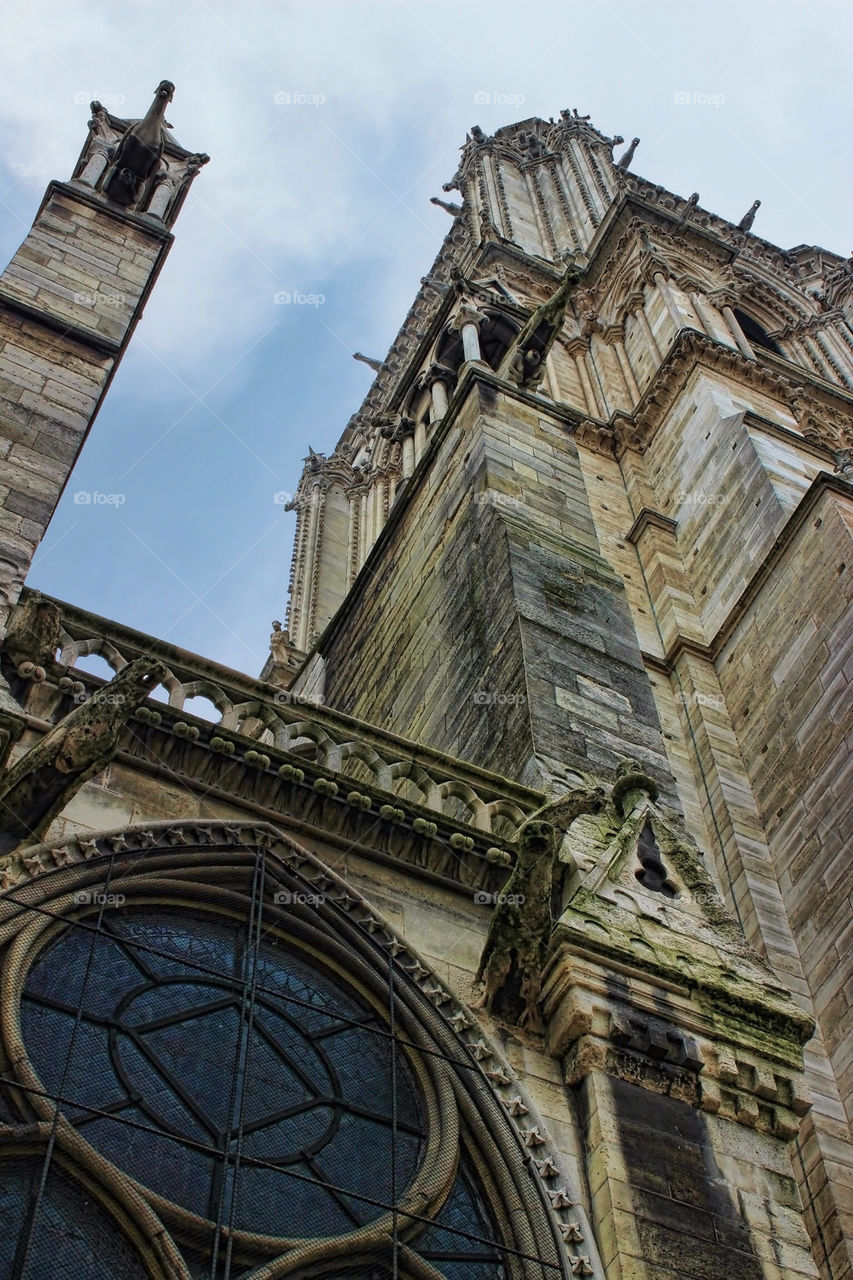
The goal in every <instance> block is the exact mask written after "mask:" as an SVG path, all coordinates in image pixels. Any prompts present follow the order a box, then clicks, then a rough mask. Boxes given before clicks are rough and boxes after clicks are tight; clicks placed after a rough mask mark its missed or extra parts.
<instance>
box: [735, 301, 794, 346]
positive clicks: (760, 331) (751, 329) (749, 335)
mask: <svg viewBox="0 0 853 1280" xmlns="http://www.w3.org/2000/svg"><path fill="white" fill-rule="evenodd" d="M734 315H735V319H736V320H737V322H738V324H739V325H740V327H741V329H742V330H743V333H744V336H745V338H746V340H747V342H749V344H750V346H753V347H763V348H764V350H765V351H772V352H773V354H774V355H777V356H783V357H784V355H785V352H784V351H783V350H782V348H781V347H780V346H779V344H778V343H777V342H775V341H774V340H773V338H771V337H770V335H769V333H768V332H767V330H766V329H765V328H764V327H763V326H762V325H760V324H759V323H758V321H757V320H754V319H753V318H752V316H748V315H747V314H746V312H745V311H738V310H737V309H735V313H734Z"/></svg>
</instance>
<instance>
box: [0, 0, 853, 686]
mask: <svg viewBox="0 0 853 1280" xmlns="http://www.w3.org/2000/svg"><path fill="white" fill-rule="evenodd" d="M0 8H2V10H3V17H4V41H3V58H4V61H5V64H6V65H5V68H4V76H3V80H2V84H0V254H2V258H3V262H4V263H5V262H6V261H8V259H9V257H11V255H12V254H13V253H14V251H15V249H16V248H17V246H18V244H19V243H20V241H21V240H22V238H23V237H24V235H25V234H26V232H27V230H28V228H29V226H30V223H31V222H32V219H33V216H34V214H35V212H36V209H37V207H38V203H39V200H40V197H41V194H42V192H43V190H44V187H45V185H46V183H47V182H48V181H49V180H50V179H51V178H54V177H58V178H67V177H68V176H70V173H71V170H72V168H73V165H74V163H75V161H76V159H77V155H78V153H79V151H80V147H81V145H82V143H83V141H84V139H85V136H86V121H87V119H88V115H89V112H88V103H89V101H90V99H92V98H100V99H101V100H102V101H103V102H105V103H107V104H108V105H109V104H112V109H113V110H114V111H115V113H116V114H119V115H128V116H132V117H133V116H140V115H142V114H143V113H144V111H145V110H146V109H147V107H148V105H149V103H150V101H151V97H152V93H153V90H154V88H155V86H156V84H157V83H158V82H159V81H160V80H161V79H171V80H173V81H174V82H175V84H176V86H177V90H176V93H175V99H174V102H173V103H172V104H171V107H170V110H169V113H168V118H169V120H170V121H171V123H172V124H173V125H174V131H175V137H176V138H177V139H178V141H180V142H181V143H182V144H183V145H184V146H186V147H189V148H191V149H193V150H202V151H207V152H208V153H209V154H210V156H211V163H210V164H209V165H208V166H207V167H206V168H205V169H204V170H203V171H202V173H201V176H200V177H199V178H198V179H197V181H196V183H195V186H194V188H193V192H192V195H191V197H190V199H189V200H188V202H187V204H186V205H185V207H184V210H183V212H182V214H181V216H180V218H179V220H178V222H177V224H176V228H175V231H176V240H175V245H174V247H173V249H172V253H171V256H170V258H169V260H168V262H167V264H166V267H165V269H164V271H163V273H162V275H161V277H160V280H159V282H158V284H157V286H156V289H155V291H154V294H153V297H152V299H151V301H150V303H149V305H148V308H147V311H146V314H145V317H144V319H143V321H142V323H141V324H140V326H139V328H138V329H137V332H136V335H135V337H134V339H133V343H132V345H131V347H130V350H129V352H128V354H127V355H126V357H125V359H124V362H123V364H122V367H121V369H120V371H119V373H118V375H117V377H116V379H115V381H114V383H113V387H112V390H111V391H110V394H109V397H108V399H107V401H106V403H105V405H104V408H103V410H102V411H101V414H100V416H99V418H98V420H97V423H96V425H95V428H94V430H93V432H92V434H91V436H90V438H89V441H88V443H87V445H86V449H85V450H84V452H83V454H82V456H81V458H80V460H79V461H78V463H77V467H76V469H75V473H74V475H73V477H72V480H71V483H70V484H69V486H68V489H67V490H66V494H65V497H64V499H63V501H62V503H61V504H60V506H59V508H58V509H57V512H56V514H55V516H54V519H53V522H52V524H51V525H50V528H49V529H48V532H47V535H46V537H45V540H44V543H43V544H42V547H41V549H40V551H39V553H38V555H37V557H36V560H35V563H34V566H33V569H32V572H31V574H30V578H29V581H30V584H31V585H33V586H36V587H39V588H40V589H41V590H43V591H46V592H49V593H51V594H54V595H57V596H60V597H62V598H65V599H68V600H72V601H74V602H75V603H78V604H81V605H83V606H85V607H86V608H89V609H92V610H94V611H96V612H98V613H101V614H105V615H106V616H108V617H111V618H115V619H117V620H119V621H121V622H124V623H127V624H129V625H131V626H135V627H138V628H140V629H142V630H144V631H147V632H150V633H152V634H154V635H156V636H159V637H162V638H165V639H168V640H170V641H172V642H174V643H176V644H179V645H182V646H183V647H184V648H187V649H190V650H194V651H196V652H199V653H202V654H205V655H207V656H209V657H212V658H215V659H217V660H218V661H220V662H224V663H226V664H228V665H230V666H232V667H236V668H238V669H239V670H242V671H247V672H251V673H256V672H257V671H258V670H259V669H260V667H261V665H262V663H263V661H264V658H265V656H266V653H267V640H268V635H269V630H270V620H271V619H272V618H273V617H282V616H283V611H284V608H285V600H286V591H287V580H288V573H289V564H290V547H291V538H292V522H293V516H290V515H286V514H285V513H284V511H283V508H282V506H281V505H277V504H276V502H275V501H274V497H275V495H276V494H279V493H281V492H282V491H292V490H293V489H294V488H295V486H296V483H297V480H298V478H299V473H300V470H301V460H302V458H303V457H304V456H305V454H306V453H307V450H308V445H309V444H310V445H312V446H313V447H314V448H315V449H318V450H322V451H326V452H328V451H331V449H332V448H333V447H334V444H335V441H336V440H337V438H338V436H339V435H340V432H341V431H342V430H343V427H344V425H345V424H346V421H347V419H348V417H349V416H350V414H351V413H352V412H353V411H354V410H355V409H356V408H357V407H358V405H359V403H360V401H361V398H362V396H363V395H364V393H365V392H366V391H367V388H368V386H369V384H370V379H371V377H372V374H371V372H370V370H369V369H368V368H367V367H366V366H364V365H361V364H357V363H356V362H354V361H353V360H352V358H351V357H352V352H353V351H356V350H359V351H363V352H366V353H367V354H369V355H372V356H375V357H382V356H384V354H385V352H386V351H387V348H388V345H389V343H390V342H391V340H392V339H393V337H394V335H395V334H396V331H397V328H398V326H399V324H400V322H401V320H402V318H403V316H404V314H405V312H406V309H407V307H408V305H409V302H410V301H411V298H412V296H413V295H414V292H415V289H416V288H417V284H418V281H419V279H420V277H421V276H422V275H423V274H424V273H425V272H426V271H427V270H428V268H429V266H430V264H431V262H432V260H433V258H434V256H435V253H436V251H437V249H438V247H439V244H440V242H441V240H442V237H443V236H444V234H445V232H446V231H447V229H448V226H449V219H448V216H447V215H446V214H445V213H444V212H443V211H442V210H440V209H437V208H435V207H434V206H432V205H430V203H429V197H430V196H431V195H435V194H440V188H441V184H442V182H444V181H446V180H447V179H448V178H449V177H450V176H451V175H452V174H453V172H454V170H455V168H456V160H457V155H458V148H459V147H460V146H461V144H462V142H463V140H464V137H465V132H466V130H467V129H468V128H469V127H470V125H471V124H474V123H477V124H480V125H481V126H482V127H483V128H484V129H485V130H486V131H487V132H492V131H493V130H494V129H496V128H498V127H499V126H501V125H503V124H507V123H510V122H512V121H513V120H517V119H523V118H526V117H528V116H532V115H539V116H542V117H545V118H547V117H549V116H555V115H557V113H558V111H559V110H560V108H562V107H573V106H576V107H577V108H578V109H579V110H580V111H581V112H583V113H590V114H591V115H592V119H593V122H594V123H595V124H596V125H597V126H598V127H599V128H600V129H602V130H603V131H604V132H605V133H608V134H614V133H620V134H623V135H624V136H625V137H626V138H630V137H632V136H634V135H635V134H638V135H639V136H640V137H641V138H642V143H641V146H640V148H639V150H638V152H637V155H636V158H635V162H634V166H633V167H634V169H635V170H636V171H637V172H639V173H642V174H643V175H644V176H645V177H647V178H650V179H651V180H653V181H654V182H658V183H661V184H662V185H664V186H666V187H668V188H670V189H671V190H673V191H676V192H678V193H679V194H681V195H689V194H690V192H692V191H698V192H699V193H700V197H701V204H702V206H703V207H705V208H708V209H711V210H714V211H715V212H717V213H720V214H722V215H724V216H725V217H728V218H732V219H735V220H737V219H738V218H740V217H741V215H742V214H743V213H744V212H745V211H746V210H747V208H748V207H749V205H750V204H751V202H752V200H753V199H755V198H756V197H758V198H760V199H761V200H762V206H761V210H760V212H759V216H758V219H757V221H756V224H755V228H754V230H755V231H756V232H757V233H759V234H761V235H763V236H765V237H766V238H767V239H769V240H773V241H775V242H776V243H778V244H781V245H783V246H785V247H791V246H793V245H795V244H800V243H804V242H805V243H808V244H814V243H817V244H823V245H825V246H827V247H828V248H830V249H833V250H835V251H836V252H839V253H845V254H846V253H848V252H849V251H850V235H849V208H850V160H851V149H853V141H851V136H850V128H849V121H850V96H851V88H850V84H851V77H850V75H849V67H850V59H851V53H853V7H851V6H850V5H849V3H847V2H846V0H838V2H837V3H835V2H832V0H827V2H822V0H795V2H793V3H789V2H786V0H748V2H747V3H744V2H743V0H738V3H731V2H729V0H714V2H713V3H705V2H703V0H693V2H692V3H684V0H678V3H669V2H668V0H663V2H660V3H648V2H646V3H644V2H642V0H633V2H625V0H584V2H583V3H568V2H567V0H559V2H558V3H552V2H551V0H538V2H537V0H527V3H525V4H523V5H522V4H518V3H506V2H505V0H488V3H486V2H485V0H454V3H444V2H443V0H387V2H386V0H372V2H370V3H357V2H349V0H334V2H333V0H314V2H313V3H308V2H307V0H306V2H305V3H302V2H296V0H267V2H265V0H242V3H237V2H236V0H235V2H231V3H229V2H226V0H190V2H189V3H184V2H183V0H168V2H166V0H140V2H139V3H137V4H135V5H132V6H131V5H106V4H100V5H96V4H93V3H89V4H84V3H77V2H76V0H29V3H28V4H27V5H26V6H24V5H20V4H15V5H0ZM484 96H487V97H488V99H489V100H488V102H485V103H484ZM685 96H686V97H689V98H690V101H689V102H686V103H685V102H683V101H679V98H682V99H683V98H684V97H685ZM282 98H284V99H285V100H284V101H282ZM288 98H289V99H290V101H289V102H288V101H287V99H288ZM277 99H278V101H277ZM708 99H711V101H708ZM845 215H847V216H845ZM282 291H284V292H289V293H291V294H293V293H297V292H299V293H301V294H313V295H315V297H316V296H319V295H321V296H322V297H323V299H324V301H323V302H322V303H321V304H320V305H316V306H310V305H289V306H288V305H276V304H275V302H274V296H275V294H276V293H278V292H282ZM81 491H85V492H94V491H97V492H99V493H101V494H119V495H121V496H122V498H123V501H122V503H121V505H118V504H105V503H101V504H97V505H95V504H90V505H88V506H85V505H81V504H79V503H78V504H75V502H74V494H75V493H78V492H81Z"/></svg>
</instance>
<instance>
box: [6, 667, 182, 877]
mask: <svg viewBox="0 0 853 1280" xmlns="http://www.w3.org/2000/svg"><path fill="white" fill-rule="evenodd" d="M165 673H166V668H165V667H164V666H163V664H162V663H161V662H152V661H151V660H150V659H148V658H136V659H135V660H134V661H133V662H129V663H128V664H127V666H125V667H122V669H121V671H119V672H118V673H117V675H115V676H114V677H113V679H112V680H111V681H110V682H109V684H105V685H103V686H102V687H101V688H100V689H98V690H97V691H96V692H95V693H93V694H92V696H91V698H89V699H88V701H87V702H84V703H83V704H82V705H81V706H79V707H76V708H75V709H74V710H73V711H71V712H70V713H69V714H68V715H67V716H66V717H65V718H64V719H63V720H60V722H59V724H56V725H54V727H53V728H52V729H51V730H49V732H48V733H46V734H45V736H44V737H43V738H42V739H41V741H40V742H37V743H36V745H35V746H33V747H30V749H29V751H27V752H25V754H24V755H22V756H21V758H20V759H19V760H17V761H16V762H15V764H14V765H13V766H12V768H11V769H9V770H8V771H7V772H6V773H5V775H4V776H3V778H2V779H0V852H3V853H8V852H10V850H12V849H14V848H16V847H17V846H18V845H19V844H22V843H27V844H29V843H32V842H33V841H38V840H40V839H41V837H42V836H43V835H44V833H45V831H46V830H47V828H48V826H49V825H50V823H51V822H52V821H53V819H54V818H55V817H56V815H57V814H58V813H59V812H60V811H61V810H62V809H63V808H64V807H65V805H66V804H67V803H68V801H69V800H70V799H71V797H72V796H73V795H74V794H75V793H76V792H77V791H78V790H79V789H80V787H81V786H82V785H83V783H84V782H86V781H87V780H88V779H89V778H91V777H93V776H94V775H95V774H96V773H99V772H100V771H101V769H103V768H104V767H105V765H107V764H108V763H109V761H110V760H111V759H112V756H113V755H114V753H115V750H116V747H117V746H118V740H119V734H120V733H121V730H122V727H123V726H124V724H125V722H126V721H127V719H128V717H129V716H130V715H132V713H133V712H134V711H135V710H136V708H137V707H138V706H139V704H140V703H141V702H143V701H144V700H145V698H147V697H148V695H149V693H151V691H152V690H153V689H155V688H156V686H157V685H158V684H159V682H160V680H161V679H162V678H163V676H164V675H165Z"/></svg>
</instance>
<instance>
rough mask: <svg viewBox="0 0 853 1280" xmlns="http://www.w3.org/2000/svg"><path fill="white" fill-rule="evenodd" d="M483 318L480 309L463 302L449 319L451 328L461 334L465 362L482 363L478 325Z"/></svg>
mask: <svg viewBox="0 0 853 1280" xmlns="http://www.w3.org/2000/svg"><path fill="white" fill-rule="evenodd" d="M483 319H484V316H483V313H482V311H479V310H478V309H477V308H476V307H474V306H472V305H471V304H470V303H467V302H466V303H463V305H462V306H461V307H460V308H459V310H458V312H457V313H456V315H455V317H454V318H453V320H452V321H451V328H453V329H457V330H458V331H459V332H460V333H461V335H462V354H463V358H464V362H465V363H466V364H469V363H472V362H474V363H476V364H483V363H484V361H483V356H482V353H481V351H480V325H481V324H482V322H483Z"/></svg>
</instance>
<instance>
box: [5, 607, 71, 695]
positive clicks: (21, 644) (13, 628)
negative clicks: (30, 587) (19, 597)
mask: <svg viewBox="0 0 853 1280" xmlns="http://www.w3.org/2000/svg"><path fill="white" fill-rule="evenodd" d="M61 633H62V613H61V611H60V608H59V605H58V604H54V602H53V601H52V600H45V599H44V597H43V596H42V595H41V594H40V593H39V592H38V591H32V592H30V594H29V595H28V596H27V597H26V598H25V599H24V600H23V601H22V602H21V603H20V604H19V605H18V606H17V608H16V609H15V611H14V613H13V614H12V617H11V619H10V622H9V627H8V630H7V632H6V637H5V639H4V641H3V652H4V654H5V656H6V657H7V658H8V659H9V661H10V662H11V663H12V665H13V666H14V667H15V670H16V671H17V672H18V674H19V675H28V674H31V673H32V674H33V676H34V678H37V679H40V680H43V679H44V676H45V670H44V669H45V667H46V666H48V664H49V663H51V662H52V661H53V660H54V658H55V657H56V651H57V649H58V648H59V639H60V635H61ZM26 663H28V664H29V667H28V668H27V669H26V670H21V668H22V667H24V664H26Z"/></svg>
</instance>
